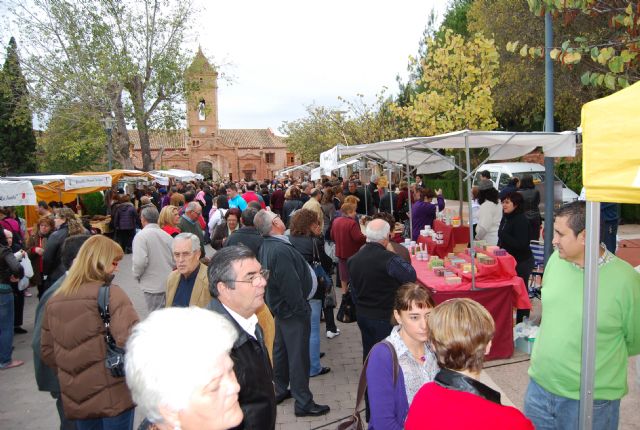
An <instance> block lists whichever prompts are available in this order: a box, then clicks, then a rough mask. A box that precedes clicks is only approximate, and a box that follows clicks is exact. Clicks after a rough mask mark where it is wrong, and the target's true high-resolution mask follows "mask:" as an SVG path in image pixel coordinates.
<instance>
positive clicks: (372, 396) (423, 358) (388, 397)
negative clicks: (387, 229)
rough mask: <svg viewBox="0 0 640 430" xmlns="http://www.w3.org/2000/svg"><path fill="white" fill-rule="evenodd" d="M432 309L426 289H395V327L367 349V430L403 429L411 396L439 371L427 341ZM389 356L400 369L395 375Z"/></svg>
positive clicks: (406, 285) (410, 284) (410, 285)
mask: <svg viewBox="0 0 640 430" xmlns="http://www.w3.org/2000/svg"><path fill="white" fill-rule="evenodd" d="M434 306H435V304H434V302H433V300H432V299H431V296H430V295H429V293H428V292H427V290H426V288H424V287H422V286H420V285H418V284H414V283H408V284H404V285H403V286H401V287H400V288H399V289H398V292H397V293H396V298H395V304H394V306H393V317H394V319H395V322H396V325H395V326H394V328H393V330H392V331H391V334H390V335H389V336H387V338H386V339H385V340H384V341H383V342H380V343H377V344H376V345H375V346H374V347H373V348H372V349H371V353H370V354H369V358H368V362H367V368H366V369H367V370H366V372H367V386H368V390H369V391H368V392H369V408H370V411H371V417H370V419H369V428H370V429H389V430H393V429H398V430H401V429H402V428H404V421H405V418H406V417H407V412H408V411H409V405H410V404H411V402H412V401H413V398H414V396H415V395H416V393H417V392H418V390H419V389H420V387H422V385H424V384H426V383H427V382H431V381H433V378H435V376H436V373H437V372H438V370H439V368H438V364H437V363H436V358H435V355H434V354H433V352H432V351H431V348H430V346H429V344H428V342H427V340H428V336H427V333H428V330H427V319H428V317H429V313H430V312H431V310H432V309H433V307H434ZM385 343H386V345H385ZM390 347H392V348H393V351H391V349H390ZM392 354H395V356H396V360H397V362H398V364H399V366H400V368H399V369H398V374H397V375H394V373H393V372H394V361H395V360H394V359H393V355H392ZM394 381H395V384H394Z"/></svg>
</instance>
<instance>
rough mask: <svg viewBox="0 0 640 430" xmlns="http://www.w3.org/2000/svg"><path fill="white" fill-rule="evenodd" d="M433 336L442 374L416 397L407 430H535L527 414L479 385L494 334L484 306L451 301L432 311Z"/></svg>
mask: <svg viewBox="0 0 640 430" xmlns="http://www.w3.org/2000/svg"><path fill="white" fill-rule="evenodd" d="M428 332H429V342H430V344H431V346H432V349H433V351H434V352H435V355H436V358H437V360H438V365H439V366H440V368H441V370H440V371H439V372H438V374H437V375H436V377H435V380H434V382H430V383H428V384H426V385H424V386H423V387H422V388H421V389H420V391H418V394H416V396H415V397H414V399H413V403H412V404H411V408H410V409H409V415H408V416H407V421H406V422H405V429H407V430H417V429H427V428H429V429H445V428H446V429H471V428H472V429H480V430H485V429H486V430H489V429H491V430H500V429H505V430H507V429H509V430H520V429H522V430H525V429H526V430H529V429H531V430H533V428H534V427H533V424H531V421H529V420H528V419H527V418H526V417H525V416H524V415H523V414H522V412H520V411H519V410H517V409H516V408H513V407H510V406H502V404H501V403H500V393H499V392H497V391H494V390H493V389H491V388H489V387H488V386H486V385H484V384H483V383H482V382H480V380H479V379H480V371H481V370H482V363H483V362H484V356H485V354H486V353H487V352H488V351H489V349H490V348H491V339H492V338H493V334H494V332H495V325H494V322H493V318H491V315H490V314H489V312H488V311H487V310H486V309H485V308H484V307H482V305H480V304H479V303H478V302H476V301H473V300H471V299H451V300H447V301H446V302H443V303H441V304H440V305H438V306H437V307H436V308H435V309H434V310H433V311H431V315H429V324H428ZM461 411H464V412H461Z"/></svg>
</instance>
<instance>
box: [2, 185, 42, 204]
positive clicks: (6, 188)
mask: <svg viewBox="0 0 640 430" xmlns="http://www.w3.org/2000/svg"><path fill="white" fill-rule="evenodd" d="M37 204H38V202H37V199H36V192H35V190H34V189H33V184H31V182H30V181H26V180H24V181H7V180H3V179H0V206H26V205H37Z"/></svg>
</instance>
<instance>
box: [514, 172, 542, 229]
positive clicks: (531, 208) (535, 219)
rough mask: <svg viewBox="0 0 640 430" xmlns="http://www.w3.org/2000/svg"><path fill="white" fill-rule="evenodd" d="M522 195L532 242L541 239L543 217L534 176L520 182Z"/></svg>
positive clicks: (524, 178)
mask: <svg viewBox="0 0 640 430" xmlns="http://www.w3.org/2000/svg"><path fill="white" fill-rule="evenodd" d="M518 192H519V193H520V194H522V199H523V201H522V212H523V213H524V216H526V217H527V219H528V220H529V224H531V240H538V239H540V224H541V222H542V217H541V216H540V191H538V190H536V186H535V184H534V183H533V176H531V175H524V176H523V177H522V179H521V180H520V189H519V190H518Z"/></svg>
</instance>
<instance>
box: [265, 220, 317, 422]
mask: <svg viewBox="0 0 640 430" xmlns="http://www.w3.org/2000/svg"><path fill="white" fill-rule="evenodd" d="M253 223H254V225H255V226H256V228H257V229H258V231H259V232H260V233H261V234H262V235H263V236H265V239H264V242H263V243H262V246H261V247H260V252H259V255H258V260H259V261H260V263H261V264H262V267H263V268H264V269H267V270H269V271H270V276H269V280H268V284H267V294H266V297H267V304H268V305H269V309H271V312H272V313H273V316H274V319H275V323H276V338H275V343H274V346H273V373H274V378H273V380H274V383H275V389H276V401H277V402H278V403H280V402H282V401H284V400H286V399H288V398H290V397H293V398H294V399H295V407H294V412H295V415H296V416H298V417H305V416H320V415H324V414H327V413H329V406H326V405H318V404H317V403H316V402H314V401H313V394H311V391H310V390H309V367H310V362H309V337H310V335H311V320H310V318H311V308H310V307H309V303H308V301H307V300H308V299H309V297H311V296H312V295H313V292H312V289H313V284H314V278H315V276H314V274H313V269H311V266H309V264H307V261H306V260H305V259H304V257H303V256H302V254H300V253H299V252H298V251H297V250H296V249H295V248H294V247H293V246H292V245H291V243H290V242H289V238H288V237H287V236H285V235H284V232H285V230H286V229H287V228H286V227H285V225H284V222H282V220H281V219H280V217H279V216H278V215H276V214H274V213H273V212H269V211H265V210H261V211H259V212H258V213H257V214H256V216H255V218H254V220H253ZM289 387H290V389H289Z"/></svg>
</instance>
